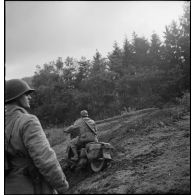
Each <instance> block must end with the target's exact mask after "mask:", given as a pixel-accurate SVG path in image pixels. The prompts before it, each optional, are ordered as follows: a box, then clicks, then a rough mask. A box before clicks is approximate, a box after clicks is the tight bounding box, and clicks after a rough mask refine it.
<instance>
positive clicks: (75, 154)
mask: <svg viewBox="0 0 195 195" xmlns="http://www.w3.org/2000/svg"><path fill="white" fill-rule="evenodd" d="M72 151H73V154H74V156H73V157H72V158H71V160H74V161H77V160H78V159H79V157H78V153H77V148H76V147H72Z"/></svg>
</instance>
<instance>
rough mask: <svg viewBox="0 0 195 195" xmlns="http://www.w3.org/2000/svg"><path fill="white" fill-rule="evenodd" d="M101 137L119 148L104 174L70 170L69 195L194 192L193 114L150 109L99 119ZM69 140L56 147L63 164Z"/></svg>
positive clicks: (178, 110) (180, 110) (173, 108)
mask: <svg viewBox="0 0 195 195" xmlns="http://www.w3.org/2000/svg"><path fill="white" fill-rule="evenodd" d="M98 128H99V140H100V141H103V142H109V143H111V144H112V145H113V146H114V147H115V150H114V152H113V159H114V160H113V162H112V163H111V164H110V166H109V167H107V168H106V169H104V170H103V171H101V172H99V173H92V172H90V171H85V172H84V171H80V172H74V173H71V174H70V173H66V172H65V174H66V175H67V180H68V181H69V183H70V189H69V191H68V192H67V193H69V194H157V193H158V194H167V193H171V194H186V193H187V194H190V191H191V190H190V189H191V179H190V176H191V172H190V137H191V136H190V113H189V112H184V110H183V108H180V107H170V108H164V109H146V110H141V111H137V112H134V113H133V114H128V115H123V116H121V117H117V118H116V117H115V118H114V119H113V120H109V121H106V122H105V121H102V122H101V123H99V124H98ZM66 146H67V141H65V142H63V143H61V144H59V145H56V146H54V150H55V151H56V153H57V156H58V158H59V161H60V163H61V165H62V167H63V163H64V160H63V157H64V153H65V148H66Z"/></svg>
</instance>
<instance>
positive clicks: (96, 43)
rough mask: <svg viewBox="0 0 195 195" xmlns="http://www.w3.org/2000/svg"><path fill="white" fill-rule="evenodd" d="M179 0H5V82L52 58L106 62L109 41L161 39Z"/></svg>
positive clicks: (174, 16) (180, 4)
mask: <svg viewBox="0 0 195 195" xmlns="http://www.w3.org/2000/svg"><path fill="white" fill-rule="evenodd" d="M183 3H184V1H99V2H98V1H77V2H76V1H70V2H69V1H7V2H5V5H6V7H5V8H6V9H5V14H6V15H5V30H6V31H5V35H6V39H5V41H6V42H5V43H6V45H5V46H6V50H5V52H6V53H5V54H6V59H5V60H6V66H5V67H6V71H5V74H6V79H12V78H23V77H26V76H33V75H34V72H35V70H36V68H35V67H36V65H41V66H42V65H43V64H44V63H48V62H50V61H52V60H56V59H57V58H58V57H62V59H63V60H65V58H66V57H68V56H70V57H74V58H76V59H78V60H79V59H80V58H81V56H85V57H86V58H87V59H92V57H93V55H94V54H95V52H96V49H97V50H98V51H99V52H100V53H101V54H102V55H103V56H104V57H106V56H107V54H108V52H111V51H112V49H113V43H114V41H117V42H118V43H119V45H120V46H122V43H123V41H124V38H125V37H127V38H128V39H131V38H132V36H131V35H132V33H133V31H135V32H136V33H137V34H138V36H145V37H146V38H148V39H150V36H151V34H152V33H153V32H156V33H157V34H158V35H159V36H160V37H161V38H162V36H163V31H164V30H165V25H169V24H170V23H171V22H172V20H176V21H178V19H179V17H181V16H182V14H183Z"/></svg>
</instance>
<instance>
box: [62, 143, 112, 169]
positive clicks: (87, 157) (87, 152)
mask: <svg viewBox="0 0 195 195" xmlns="http://www.w3.org/2000/svg"><path fill="white" fill-rule="evenodd" d="M113 149H114V147H113V146H112V145H111V144H109V143H105V142H89V143H87V144H85V146H83V147H81V148H79V149H78V150H77V152H78V155H79V159H78V161H74V160H71V158H72V157H73V152H72V149H71V147H70V146H68V147H67V149H66V153H65V154H66V158H65V159H66V168H65V169H68V170H71V171H73V170H79V169H82V168H86V167H90V169H91V170H92V171H93V172H99V171H101V170H103V169H104V168H106V167H107V166H108V165H109V164H110V162H111V161H112V156H111V154H112V150H113Z"/></svg>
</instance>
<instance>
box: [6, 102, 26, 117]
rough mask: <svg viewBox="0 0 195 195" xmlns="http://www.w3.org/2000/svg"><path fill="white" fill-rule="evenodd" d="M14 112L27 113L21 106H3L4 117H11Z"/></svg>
mask: <svg viewBox="0 0 195 195" xmlns="http://www.w3.org/2000/svg"><path fill="white" fill-rule="evenodd" d="M15 112H22V113H28V112H27V111H26V110H25V109H24V108H22V107H21V106H18V105H15V104H7V105H6V106H5V113H6V115H11V114H13V113H15Z"/></svg>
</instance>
